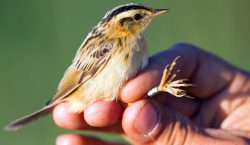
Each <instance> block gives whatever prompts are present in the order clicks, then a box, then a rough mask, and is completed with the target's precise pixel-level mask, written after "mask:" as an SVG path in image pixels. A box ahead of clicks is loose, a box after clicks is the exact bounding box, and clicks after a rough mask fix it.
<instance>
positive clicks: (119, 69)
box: [6, 3, 169, 130]
mask: <svg viewBox="0 0 250 145" xmlns="http://www.w3.org/2000/svg"><path fill="white" fill-rule="evenodd" d="M168 11H169V10H168V9H153V8H150V7H146V6H143V5H140V4H134V3H129V4H126V5H121V6H118V7H115V8H114V9H112V10H110V11H108V12H107V13H106V15H105V16H104V18H103V19H102V20H101V21H100V22H99V23H98V25H97V26H95V27H93V29H92V31H91V32H90V33H89V34H88V36H87V37H86V38H85V40H84V41H83V43H82V45H81V46H80V48H79V49H78V51H77V53H76V55H75V58H74V59H73V61H72V64H71V65H70V66H69V67H68V69H67V70H66V72H65V73H64V76H63V78H62V79H61V81H60V83H59V86H58V88H57V91H56V93H55V95H54V96H53V97H52V98H51V99H50V100H49V101H48V103H47V104H46V105H45V106H44V107H42V108H41V109H40V110H38V111H36V112H34V113H32V114H30V115H27V116H24V117H23V118H20V119H18V120H16V121H14V122H11V123H10V124H9V125H8V126H7V127H6V129H7V130H16V129H18V128H19V127H21V126H22V125H24V124H27V123H29V122H31V121H33V120H35V119H38V118H39V117H41V116H44V115H46V114H48V113H50V112H51V110H52V108H53V107H54V106H55V105H57V104H59V103H60V102H63V101H68V102H70V107H69V111H70V112H72V113H81V112H83V111H84V109H85V107H86V106H87V105H88V104H90V103H92V102H93V101H95V100H97V99H102V100H106V101H113V100H115V99H117V97H118V92H119V89H120V86H121V85H122V84H123V83H124V82H125V81H127V80H128V79H129V78H131V77H133V76H135V75H136V74H137V73H138V72H139V71H141V70H142V69H143V68H145V67H146V66H147V64H148V51H147V45H146V41H145V38H144V34H143V32H144V30H145V28H146V27H147V26H148V24H149V23H150V22H151V21H152V19H153V18H154V17H155V16H158V15H160V14H163V13H166V12H168Z"/></svg>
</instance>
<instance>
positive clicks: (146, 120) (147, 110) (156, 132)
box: [122, 99, 232, 145]
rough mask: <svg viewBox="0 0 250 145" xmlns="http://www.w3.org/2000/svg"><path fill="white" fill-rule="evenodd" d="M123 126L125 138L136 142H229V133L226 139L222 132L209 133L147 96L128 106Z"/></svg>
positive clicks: (144, 144)
mask: <svg viewBox="0 0 250 145" xmlns="http://www.w3.org/2000/svg"><path fill="white" fill-rule="evenodd" d="M122 126H123V129H124V131H125V133H126V135H127V139H128V140H129V141H131V143H132V144H135V145H140V144H143V145H149V144H150V145H154V144H155V145H159V144H177V145H183V144H192V145H199V144H203V145H206V144H211V143H213V144H216V143H218V144H221V143H223V144H225V143H226V144H227V143H232V142H228V140H227V139H228V135H227V137H226V138H223V137H222V136H223V135H219V137H218V136H217V135H218V134H217V135H216V133H213V135H212V134H210V133H209V132H206V130H205V129H202V128H199V127H198V126H196V125H195V124H193V123H192V122H191V121H189V120H188V119H187V118H186V117H184V116H182V115H181V114H179V113H177V112H175V111H173V110H171V109H170V108H167V107H166V106H162V105H160V104H158V103H157V102H155V101H153V100H150V99H144V100H140V101H137V102H135V103H133V104H132V105H130V106H129V107H127V108H126V110H125V112H124V115H123V120H122ZM215 136H217V137H215Z"/></svg>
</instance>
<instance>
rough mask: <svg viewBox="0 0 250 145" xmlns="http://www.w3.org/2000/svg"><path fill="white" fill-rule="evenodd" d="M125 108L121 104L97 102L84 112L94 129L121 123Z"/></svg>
mask: <svg viewBox="0 0 250 145" xmlns="http://www.w3.org/2000/svg"><path fill="white" fill-rule="evenodd" d="M122 113H123V107H122V106H121V104H120V103H119V102H106V101H96V102H95V103H93V104H91V105H90V106H89V107H88V108H87V109H86V110H85V112H84V118H85V120H86V122H87V123H88V124H89V125H91V126H94V127H104V126H110V125H113V124H116V123H118V122H120V121H121V117H122Z"/></svg>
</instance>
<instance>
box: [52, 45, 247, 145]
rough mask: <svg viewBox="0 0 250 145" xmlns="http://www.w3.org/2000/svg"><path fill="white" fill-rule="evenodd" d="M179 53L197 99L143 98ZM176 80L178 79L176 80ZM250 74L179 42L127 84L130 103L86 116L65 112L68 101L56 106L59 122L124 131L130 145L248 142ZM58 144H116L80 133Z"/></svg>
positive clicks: (93, 108)
mask: <svg viewBox="0 0 250 145" xmlns="http://www.w3.org/2000/svg"><path fill="white" fill-rule="evenodd" d="M176 56H181V58H180V59H179V60H178V61H177V66H176V69H180V70H181V72H179V73H178V75H177V76H178V78H184V79H186V78H187V79H189V80H190V83H192V84H194V85H195V86H194V87H191V88H189V89H188V93H189V94H190V95H191V96H193V97H195V99H190V98H175V97H173V96H169V95H166V94H165V93H161V94H159V95H157V96H155V97H154V98H152V99H148V98H146V99H145V98H144V97H145V96H144V95H145V94H146V93H147V91H149V90H150V89H151V88H152V87H154V86H156V85H158V84H159V82H160V79H161V76H162V71H163V69H164V67H165V65H166V64H169V63H170V62H171V61H172V60H173V59H174V58H175V57H176ZM178 78H177V79H178ZM249 96H250V77H249V74H248V73H246V72H244V71H242V70H240V69H238V68H235V67H233V66H231V65H229V64H228V63H226V62H225V61H223V60H221V59H219V58H218V57H216V56H213V55H212V54H209V53H207V52H204V51H202V50H200V49H198V48H196V47H194V46H191V45H188V44H177V45H175V46H173V47H172V48H170V49H168V50H166V51H164V52H161V53H159V54H157V55H154V56H153V57H152V58H151V59H150V62H149V66H148V67H147V68H146V69H145V70H144V71H143V72H141V73H140V74H138V76H136V77H135V78H133V79H131V80H130V81H128V83H126V84H125V85H124V86H123V88H122V89H121V92H120V98H121V99H122V101H124V102H126V103H132V104H131V105H130V106H128V107H127V108H126V109H125V110H124V109H123V107H122V105H121V104H120V103H119V102H104V101H97V102H95V103H93V104H91V105H90V106H89V107H88V108H87V109H86V111H85V112H84V118H83V115H82V114H78V115H76V114H69V113H67V105H68V104H67V103H66V102H65V103H62V104H60V105H58V106H56V107H55V109H54V112H53V118H54V120H55V122H56V124H57V125H58V126H60V127H63V128H68V129H80V130H86V129H88V130H89V129H91V130H92V129H93V130H102V131H109V132H114V133H119V134H122V135H123V136H124V137H125V138H126V139H127V140H129V141H130V142H131V143H132V144H145V145H147V144H181V145H182V144H192V145H198V144H203V145H206V144H212V143H213V144H227V145H230V144H239V145H243V144H250V141H249V138H250V135H249V134H250V117H248V115H249V113H250V101H249V100H250V99H249ZM57 144H58V145H59V144H60V145H62V144H74V145H83V144H93V145H95V144H103V145H105V144H111V145H112V144H118V143H109V142H105V141H102V140H99V139H96V138H92V137H87V136H83V135H77V134H67V135H62V136H60V137H58V139H57Z"/></svg>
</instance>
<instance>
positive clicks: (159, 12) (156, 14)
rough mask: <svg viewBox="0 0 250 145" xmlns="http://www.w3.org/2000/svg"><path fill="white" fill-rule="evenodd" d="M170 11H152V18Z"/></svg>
mask: <svg viewBox="0 0 250 145" xmlns="http://www.w3.org/2000/svg"><path fill="white" fill-rule="evenodd" d="M168 12H170V9H154V13H153V16H158V15H160V14H164V13H168Z"/></svg>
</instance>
